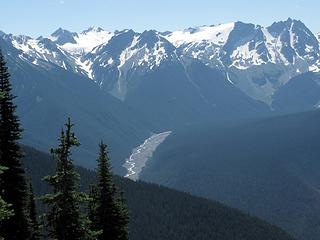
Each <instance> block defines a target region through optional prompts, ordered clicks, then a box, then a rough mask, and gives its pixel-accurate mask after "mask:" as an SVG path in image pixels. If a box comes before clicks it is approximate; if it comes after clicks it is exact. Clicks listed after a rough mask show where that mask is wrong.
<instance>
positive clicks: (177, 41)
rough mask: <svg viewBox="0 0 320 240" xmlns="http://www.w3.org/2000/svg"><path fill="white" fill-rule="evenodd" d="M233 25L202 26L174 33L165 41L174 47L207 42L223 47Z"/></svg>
mask: <svg viewBox="0 0 320 240" xmlns="http://www.w3.org/2000/svg"><path fill="white" fill-rule="evenodd" d="M234 25H235V23H234V22H232V23H226V24H220V25H217V26H203V27H199V28H196V29H186V30H184V31H176V32H173V33H171V34H169V35H168V36H165V37H166V38H167V40H168V41H169V42H171V43H173V44H174V45H175V46H176V47H179V46H181V45H183V44H188V43H191V42H202V41H208V42H212V43H214V44H216V45H220V46H221V45H224V44H225V42H226V41H227V40H228V37H229V34H230V32H231V31H232V30H233V28H234Z"/></svg>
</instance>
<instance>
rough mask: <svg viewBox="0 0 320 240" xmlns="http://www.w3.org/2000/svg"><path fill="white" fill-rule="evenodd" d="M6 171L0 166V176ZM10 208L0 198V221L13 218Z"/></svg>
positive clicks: (9, 205)
mask: <svg viewBox="0 0 320 240" xmlns="http://www.w3.org/2000/svg"><path fill="white" fill-rule="evenodd" d="M6 169H7V168H5V167H2V166H0V174H2V173H3V171H5V170H6ZM11 206H12V205H11V204H8V203H6V202H5V201H4V200H3V199H2V198H1V196H0V221H2V220H4V219H9V218H10V217H11V216H13V210H12V209H11ZM0 238H1V237H0Z"/></svg>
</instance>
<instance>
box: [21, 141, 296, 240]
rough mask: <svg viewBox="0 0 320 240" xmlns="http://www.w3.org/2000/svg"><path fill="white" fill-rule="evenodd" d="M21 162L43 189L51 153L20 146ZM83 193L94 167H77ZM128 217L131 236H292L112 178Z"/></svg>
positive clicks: (136, 239) (188, 198) (278, 239)
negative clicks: (88, 168)
mask: <svg viewBox="0 0 320 240" xmlns="http://www.w3.org/2000/svg"><path fill="white" fill-rule="evenodd" d="M23 150H24V152H25V158H24V164H25V167H26V172H27V174H28V175H29V176H30V177H31V178H32V181H33V186H34V189H35V192H36V194H37V195H42V194H44V193H46V192H47V191H48V188H49V186H48V185H47V184H46V183H45V182H43V181H41V178H42V177H43V176H45V175H48V174H50V173H51V172H53V171H54V169H55V164H54V162H53V160H52V157H51V156H50V155H48V154H45V153H42V152H39V151H37V150H35V149H34V148H30V147H27V146H24V147H23ZM77 171H78V172H79V173H80V176H81V181H80V186H81V190H82V191H88V189H89V186H90V184H92V183H93V182H94V181H95V178H96V175H95V172H94V171H91V170H87V169H85V168H82V167H78V168H77ZM115 182H116V185H117V186H118V187H119V188H120V189H121V190H122V191H123V192H124V197H125V199H126V200H127V204H128V209H129V213H130V214H129V215H130V227H129V229H130V230H129V232H130V239H131V240H150V239H153V240H157V239H159V240H160V239H161V240H165V239H170V240H173V239H174V240H180V239H181V240H182V239H184V240H185V239H201V240H206V239H208V240H209V239H210V240H211V239H217V240H256V239H259V240H289V239H290V240H291V239H293V238H291V237H290V236H288V235H287V234H286V233H284V232H283V231H282V230H280V229H279V228H277V227H275V226H272V225H270V224H268V223H266V222H264V221H261V220H259V219H257V218H254V217H251V216H249V215H246V214H244V213H242V212H240V211H238V210H235V209H232V208H229V207H226V206H224V205H222V204H220V203H217V202H214V201H209V200H205V199H202V198H198V197H194V196H192V195H190V194H187V193H182V192H178V191H175V190H171V189H168V188H165V187H161V186H158V185H155V184H149V183H144V182H133V181H131V180H128V179H125V178H122V177H117V176H115Z"/></svg>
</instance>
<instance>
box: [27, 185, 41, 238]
mask: <svg viewBox="0 0 320 240" xmlns="http://www.w3.org/2000/svg"><path fill="white" fill-rule="evenodd" d="M27 209H28V214H29V221H30V227H31V237H30V239H31V240H37V239H40V237H41V234H40V224H39V222H38V215H37V209H36V203H35V196H34V193H33V187H32V184H31V181H30V183H29V196H28V206H27Z"/></svg>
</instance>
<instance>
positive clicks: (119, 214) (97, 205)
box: [89, 142, 129, 240]
mask: <svg viewBox="0 0 320 240" xmlns="http://www.w3.org/2000/svg"><path fill="white" fill-rule="evenodd" d="M90 196H91V199H92V202H91V204H90V207H89V210H90V213H89V216H90V219H91V221H92V227H93V228H94V229H95V230H96V231H100V230H101V231H102V232H101V234H100V235H99V236H98V239H101V240H102V239H119V240H120V239H121V240H127V239H129V236H128V229H127V228H128V214H127V212H126V207H125V204H124V201H122V200H121V199H120V198H119V196H118V193H117V190H116V187H115V185H114V183H113V176H112V173H111V166H110V160H109V158H108V152H107V145H106V144H104V143H103V142H101V143H100V145H99V158H98V170H97V186H95V187H92V188H91V191H90Z"/></svg>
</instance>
